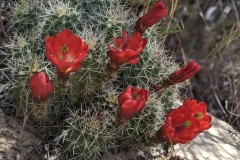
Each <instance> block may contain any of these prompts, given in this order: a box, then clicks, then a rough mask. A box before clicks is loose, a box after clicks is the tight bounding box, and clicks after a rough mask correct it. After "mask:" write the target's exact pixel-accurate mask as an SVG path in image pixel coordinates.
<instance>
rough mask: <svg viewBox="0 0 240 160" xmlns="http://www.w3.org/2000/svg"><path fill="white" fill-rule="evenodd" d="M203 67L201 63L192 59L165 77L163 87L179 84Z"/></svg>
mask: <svg viewBox="0 0 240 160" xmlns="http://www.w3.org/2000/svg"><path fill="white" fill-rule="evenodd" d="M200 69H201V67H200V65H199V64H197V63H196V62H195V61H190V62H188V63H187V65H185V66H184V67H182V68H180V69H179V70H177V71H175V72H173V73H172V74H171V75H170V76H169V77H168V78H166V79H164V80H163V82H161V83H162V86H163V87H168V86H170V85H174V84H178V83H181V82H184V81H186V80H188V79H190V78H191V77H193V76H194V75H195V74H196V73H197V71H199V70H200Z"/></svg>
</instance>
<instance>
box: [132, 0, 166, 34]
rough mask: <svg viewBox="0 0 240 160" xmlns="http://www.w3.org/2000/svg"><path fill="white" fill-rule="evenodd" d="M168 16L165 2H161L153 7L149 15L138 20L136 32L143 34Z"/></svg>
mask: <svg viewBox="0 0 240 160" xmlns="http://www.w3.org/2000/svg"><path fill="white" fill-rule="evenodd" d="M167 15H168V10H167V8H166V7H165V5H164V4H163V2H161V1H159V2H157V3H156V4H154V5H153V6H152V7H151V9H150V10H149V11H148V13H147V14H145V15H144V16H142V17H140V18H139V19H138V20H137V22H136V25H135V31H136V32H139V33H141V34H143V33H144V32H145V31H146V30H147V29H148V28H149V27H151V26H153V25H154V24H156V23H157V22H158V21H160V20H161V19H162V18H163V17H166V16H167Z"/></svg>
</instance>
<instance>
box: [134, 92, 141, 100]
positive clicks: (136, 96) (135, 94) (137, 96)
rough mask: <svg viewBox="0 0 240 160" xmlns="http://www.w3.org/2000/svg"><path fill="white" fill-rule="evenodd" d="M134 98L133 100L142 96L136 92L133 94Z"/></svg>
mask: <svg viewBox="0 0 240 160" xmlns="http://www.w3.org/2000/svg"><path fill="white" fill-rule="evenodd" d="M132 97H133V99H138V98H139V97H140V95H139V94H138V93H137V92H135V93H133V94H132Z"/></svg>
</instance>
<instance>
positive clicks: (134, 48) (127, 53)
mask: <svg viewBox="0 0 240 160" xmlns="http://www.w3.org/2000/svg"><path fill="white" fill-rule="evenodd" d="M113 43H114V47H115V48H112V47H111V46H110V45H109V44H108V45H107V46H108V49H109V52H108V57H110V63H111V64H112V65H115V66H121V65H122V64H124V63H130V64H136V63H137V62H138V61H139V54H140V53H141V52H142V50H143V49H144V48H145V46H146V44H147V39H146V38H142V37H141V34H140V33H139V32H136V33H134V34H133V35H132V36H128V33H127V32H126V31H122V37H118V38H113Z"/></svg>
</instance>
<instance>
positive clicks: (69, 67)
mask: <svg viewBox="0 0 240 160" xmlns="http://www.w3.org/2000/svg"><path fill="white" fill-rule="evenodd" d="M45 45H46V56H47V58H48V60H49V61H51V62H52V63H53V65H55V66H56V67H57V73H58V76H62V75H69V74H70V72H76V71H77V70H78V69H79V68H80V67H81V64H82V62H83V61H84V59H85V58H86V56H87V52H88V45H86V44H85V43H84V42H83V40H82V39H81V38H80V37H77V36H76V35H74V34H73V33H72V31H71V30H69V29H65V30H63V31H61V32H60V33H58V34H57V35H55V36H48V37H47V38H46V41H45Z"/></svg>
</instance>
